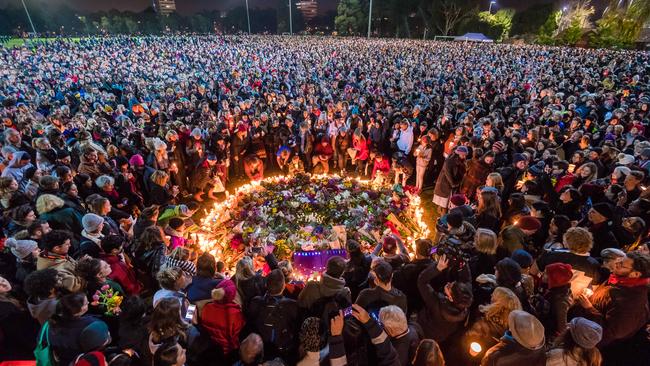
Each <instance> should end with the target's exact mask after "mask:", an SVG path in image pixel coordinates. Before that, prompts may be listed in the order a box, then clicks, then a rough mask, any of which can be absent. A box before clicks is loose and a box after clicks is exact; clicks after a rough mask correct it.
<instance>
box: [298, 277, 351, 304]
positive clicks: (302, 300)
mask: <svg viewBox="0 0 650 366" xmlns="http://www.w3.org/2000/svg"><path fill="white" fill-rule="evenodd" d="M337 294H341V295H343V296H345V298H346V299H347V300H348V302H349V303H351V302H352V299H351V295H350V289H349V288H347V287H345V280H344V279H342V278H334V277H332V276H330V275H328V274H327V273H323V276H322V277H321V279H320V281H309V282H307V284H306V285H305V288H304V289H303V290H302V291H300V295H298V305H299V306H300V307H301V308H303V309H309V308H311V306H312V305H313V304H314V303H315V302H316V301H318V300H319V299H321V298H324V297H333V296H336V295H337Z"/></svg>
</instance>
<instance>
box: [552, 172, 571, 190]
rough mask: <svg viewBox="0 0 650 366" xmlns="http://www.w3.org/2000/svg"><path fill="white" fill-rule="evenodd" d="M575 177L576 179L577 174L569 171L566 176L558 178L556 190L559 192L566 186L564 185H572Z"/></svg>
mask: <svg viewBox="0 0 650 366" xmlns="http://www.w3.org/2000/svg"><path fill="white" fill-rule="evenodd" d="M575 179H576V176H575V175H573V174H571V173H567V174H566V175H565V176H563V177H561V178H559V179H558V180H557V183H555V192H558V193H559V192H560V190H561V189H562V188H564V187H566V186H568V185H570V184H571V183H573V181H574V180H575Z"/></svg>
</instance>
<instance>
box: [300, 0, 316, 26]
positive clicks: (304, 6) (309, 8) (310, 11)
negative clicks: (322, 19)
mask: <svg viewBox="0 0 650 366" xmlns="http://www.w3.org/2000/svg"><path fill="white" fill-rule="evenodd" d="M296 8H298V10H299V11H300V12H301V13H302V16H303V17H304V18H305V20H307V21H309V20H312V19H314V18H316V16H317V15H318V1H317V0H299V1H298V2H296Z"/></svg>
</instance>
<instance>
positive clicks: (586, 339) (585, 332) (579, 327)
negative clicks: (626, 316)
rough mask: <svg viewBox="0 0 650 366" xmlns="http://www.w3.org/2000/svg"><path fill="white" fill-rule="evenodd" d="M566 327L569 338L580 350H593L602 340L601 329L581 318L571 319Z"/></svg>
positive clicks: (596, 324) (597, 325)
mask: <svg viewBox="0 0 650 366" xmlns="http://www.w3.org/2000/svg"><path fill="white" fill-rule="evenodd" d="M568 326H569V332H571V337H572V338H573V340H574V341H575V342H576V343H577V344H578V345H579V346H580V347H582V348H586V349H591V348H594V347H596V345H597V344H598V342H600V340H601V339H602V338H603V328H602V327H601V326H600V325H599V324H598V323H595V322H592V321H591V320H588V319H585V318H581V317H577V318H573V319H571V321H570V322H569V324H568Z"/></svg>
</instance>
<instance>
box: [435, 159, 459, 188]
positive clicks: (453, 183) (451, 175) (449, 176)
mask: <svg viewBox="0 0 650 366" xmlns="http://www.w3.org/2000/svg"><path fill="white" fill-rule="evenodd" d="M464 175H465V163H464V161H463V160H462V159H461V158H460V156H459V155H458V154H453V155H451V156H450V157H449V158H448V159H447V160H445V163H444V164H443V165H442V170H441V171H440V175H439V176H438V180H437V181H436V188H435V191H434V194H435V195H436V196H440V197H445V198H448V197H451V195H452V194H453V193H454V190H457V189H458V188H459V187H460V183H461V182H462V181H463V176H464Z"/></svg>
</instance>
